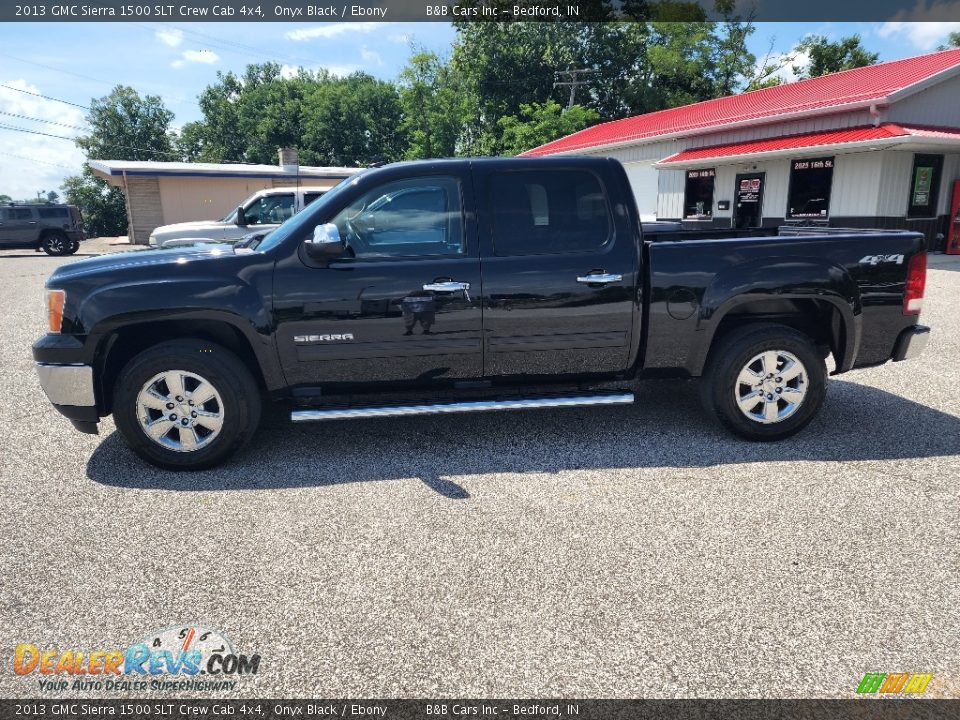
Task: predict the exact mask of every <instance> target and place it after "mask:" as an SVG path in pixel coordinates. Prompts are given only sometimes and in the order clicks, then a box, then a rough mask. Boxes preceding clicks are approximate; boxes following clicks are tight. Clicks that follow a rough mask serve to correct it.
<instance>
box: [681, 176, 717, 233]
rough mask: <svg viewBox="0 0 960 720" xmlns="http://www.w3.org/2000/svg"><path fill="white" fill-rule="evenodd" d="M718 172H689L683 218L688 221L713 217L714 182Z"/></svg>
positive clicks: (684, 194) (684, 196) (684, 197)
mask: <svg viewBox="0 0 960 720" xmlns="http://www.w3.org/2000/svg"><path fill="white" fill-rule="evenodd" d="M716 174H717V171H716V170H714V169H713V168H708V169H706V170H687V186H686V189H685V190H684V193H683V217H684V218H685V219H687V220H709V219H710V218H712V217H713V180H714V178H715V177H716Z"/></svg>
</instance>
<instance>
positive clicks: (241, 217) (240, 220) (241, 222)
mask: <svg viewBox="0 0 960 720" xmlns="http://www.w3.org/2000/svg"><path fill="white" fill-rule="evenodd" d="M246 226H247V216H246V214H245V213H244V211H243V207H242V206H241V207H238V208H237V227H246Z"/></svg>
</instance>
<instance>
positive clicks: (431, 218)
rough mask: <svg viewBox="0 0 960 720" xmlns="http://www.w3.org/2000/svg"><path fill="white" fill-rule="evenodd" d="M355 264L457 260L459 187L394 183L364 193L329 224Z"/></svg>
mask: <svg viewBox="0 0 960 720" xmlns="http://www.w3.org/2000/svg"><path fill="white" fill-rule="evenodd" d="M332 222H333V223H334V224H335V225H336V226H337V227H338V228H339V230H340V237H341V238H342V239H343V240H344V242H345V243H346V245H347V248H348V250H347V254H348V255H349V256H351V257H357V258H385V257H417V256H436V255H462V254H463V253H464V251H465V247H464V239H463V213H462V209H461V202H460V183H459V182H458V181H457V180H456V179H454V178H450V177H424V178H412V179H407V180H397V181H394V182H390V183H385V184H384V185H381V186H380V187H377V188H375V189H374V190H370V191H368V192H366V193H364V194H363V195H362V196H361V197H359V198H358V199H357V200H355V201H353V202H352V203H350V204H349V205H348V206H347V207H346V208H344V209H343V210H341V211H340V212H339V213H337V216H336V217H335V218H333V221H332Z"/></svg>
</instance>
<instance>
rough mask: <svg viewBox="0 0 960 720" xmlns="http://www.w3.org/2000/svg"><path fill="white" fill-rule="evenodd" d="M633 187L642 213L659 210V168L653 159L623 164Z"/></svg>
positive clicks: (648, 213)
mask: <svg viewBox="0 0 960 720" xmlns="http://www.w3.org/2000/svg"><path fill="white" fill-rule="evenodd" d="M623 167H624V169H625V170H626V171H627V177H628V178H629V179H630V187H632V188H633V196H634V198H636V201H637V211H638V212H639V213H640V214H641V215H653V214H654V213H656V212H657V174H658V173H657V169H656V168H655V167H653V160H646V161H642V162H627V163H624V165H623Z"/></svg>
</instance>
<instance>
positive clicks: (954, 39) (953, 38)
mask: <svg viewBox="0 0 960 720" xmlns="http://www.w3.org/2000/svg"><path fill="white" fill-rule="evenodd" d="M952 48H960V30H958V31H956V32H952V33H950V35H949V36H947V43H946V45H941V46H940V47H938V48H937V50H950V49H952Z"/></svg>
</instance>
